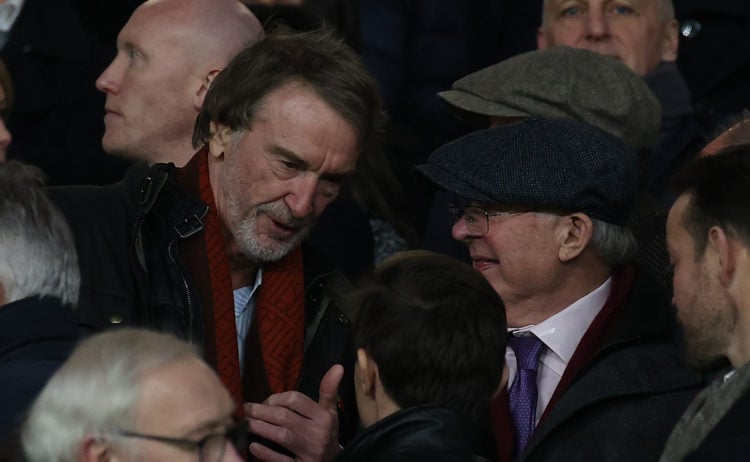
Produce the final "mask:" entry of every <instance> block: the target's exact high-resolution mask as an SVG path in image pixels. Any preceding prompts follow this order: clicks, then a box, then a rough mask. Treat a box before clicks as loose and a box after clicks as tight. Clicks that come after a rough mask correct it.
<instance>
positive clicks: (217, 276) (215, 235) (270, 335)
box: [180, 148, 305, 404]
mask: <svg viewBox="0 0 750 462" xmlns="http://www.w3.org/2000/svg"><path fill="white" fill-rule="evenodd" d="M196 170H197V171H196ZM180 173H181V175H180V183H181V184H182V185H183V186H186V188H187V189H188V190H191V189H196V188H195V184H196V183H197V185H198V187H199V195H200V198H201V200H202V201H203V202H204V203H205V204H206V205H208V213H207V214H206V216H205V217H204V219H203V222H204V233H203V242H202V243H201V244H202V245H200V246H199V247H200V249H197V250H200V253H202V254H203V258H200V260H201V261H205V262H206V264H207V266H208V275H209V279H210V286H209V285H208V284H206V283H205V282H204V283H203V284H201V279H204V278H205V277H204V276H202V274H201V273H203V274H205V267H206V266H203V270H202V271H201V270H198V268H197V267H196V265H195V264H192V265H191V264H190V263H191V260H192V262H193V263H195V258H192V259H190V258H188V267H189V268H190V269H191V271H190V272H191V274H192V275H193V276H194V277H195V278H196V282H197V285H198V289H199V292H200V293H201V298H202V300H203V301H204V303H203V306H204V307H206V308H205V309H206V313H205V322H206V329H207V331H208V332H207V335H206V343H207V344H206V356H207V359H208V360H209V362H210V363H211V364H213V365H214V366H215V368H216V371H217V373H218V374H219V377H220V378H221V380H222V382H223V383H224V385H225V386H226V387H227V389H228V390H229V392H230V394H231V396H232V397H233V398H234V399H235V401H236V402H237V403H238V404H241V403H242V402H244V401H245V400H250V401H256V402H259V401H262V400H264V399H265V398H266V397H268V395H270V394H271V393H279V392H283V391H288V390H294V389H296V387H297V382H298V380H299V377H300V374H301V371H302V358H303V355H304V351H303V345H304V335H305V310H304V273H303V266H302V250H301V248H299V247H297V248H295V249H294V250H293V251H292V252H290V253H289V254H288V255H287V256H286V257H284V258H283V259H281V260H280V261H278V262H274V263H270V264H268V265H267V266H264V268H263V284H262V285H261V287H260V293H259V296H258V300H257V304H256V309H255V318H254V320H253V322H252V326H251V328H250V332H249V333H248V338H247V340H246V341H245V345H244V348H245V352H246V354H245V368H244V370H243V374H242V377H241V375H240V362H239V353H238V351H237V328H236V324H235V318H234V297H233V291H232V277H231V270H230V266H229V259H228V257H227V254H226V246H225V243H224V238H223V235H222V226H221V220H220V219H219V216H218V213H217V210H216V203H215V201H214V195H213V190H212V189H211V183H210V180H209V175H208V150H207V149H205V148H204V149H203V150H202V151H200V152H199V153H198V154H197V155H196V156H195V157H194V158H193V160H191V162H190V163H189V164H188V165H186V166H185V168H184V169H182V171H181V172H180ZM191 173H192V175H191ZM196 173H197V175H196ZM191 176H192V177H193V178H192V179H191V178H190V177H191ZM195 176H197V182H196V181H195V178H194V177H195ZM191 180H192V181H191ZM186 183H188V185H186ZM189 183H192V185H193V188H190V187H189ZM196 192H197V191H196ZM186 255H187V256H188V257H190V256H191V255H195V252H192V253H191V252H188V253H187V254H186ZM204 258H205V259H207V261H206V260H204ZM201 286H203V290H201ZM209 292H210V293H209ZM208 297H210V298H208Z"/></svg>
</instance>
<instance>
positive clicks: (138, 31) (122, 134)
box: [96, 0, 263, 166]
mask: <svg viewBox="0 0 750 462" xmlns="http://www.w3.org/2000/svg"><path fill="white" fill-rule="evenodd" d="M262 36H263V27H262V25H261V24H260V22H259V21H258V19H257V18H256V17H255V16H254V15H253V14H252V13H251V12H250V10H249V9H248V8H247V7H245V6H244V5H243V4H242V3H240V2H239V1H237V0H149V1H147V2H145V3H143V4H142V5H141V6H139V7H138V8H137V9H136V10H135V12H133V15H132V16H131V17H130V19H129V20H128V22H127V24H125V26H124V27H123V28H122V30H121V31H120V35H119V36H118V38H117V50H118V52H117V56H116V57H115V59H114V61H112V63H111V64H110V65H109V67H107V69H105V70H104V72H103V73H102V75H101V76H100V77H99V79H97V82H96V85H97V88H99V89H100V90H101V91H103V92H105V93H106V94H107V103H106V106H105V118H104V122H105V133H104V137H103V138H102V145H103V147H104V149H105V150H106V151H107V152H108V153H110V154H114V155H119V156H122V157H127V158H131V159H143V160H146V161H148V162H151V163H154V162H174V163H175V164H176V165H178V166H181V165H184V164H185V163H186V162H187V161H188V160H189V159H190V158H191V157H192V154H193V148H192V144H191V138H192V133H193V125H194V123H195V118H196V116H197V115H198V111H199V110H200V108H201V106H202V105H203V97H204V96H205V93H206V91H207V90H208V87H209V86H210V84H211V81H212V80H213V78H214V77H215V76H216V74H218V73H219V72H220V71H221V70H222V69H223V68H224V67H225V66H226V65H227V64H228V63H229V61H230V60H231V59H232V58H233V57H234V55H236V54H237V53H238V52H239V51H240V50H241V49H242V48H243V47H244V46H245V45H247V44H249V43H252V42H254V41H256V40H258V39H259V38H261V37H262Z"/></svg>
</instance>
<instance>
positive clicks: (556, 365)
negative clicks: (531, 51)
mask: <svg viewBox="0 0 750 462" xmlns="http://www.w3.org/2000/svg"><path fill="white" fill-rule="evenodd" d="M419 169H420V170H421V172H422V173H423V174H425V175H426V176H427V178H429V179H430V180H431V181H432V182H433V183H434V184H436V185H437V186H438V187H441V188H444V189H447V190H448V191H450V192H452V193H454V194H456V195H457V196H459V197H460V198H462V202H458V203H455V204H453V206H452V207H451V209H452V216H453V218H454V220H455V224H454V225H453V237H454V238H456V239H458V240H461V241H462V242H464V244H466V245H467V247H468V248H469V253H470V256H471V261H472V263H473V265H474V267H475V268H477V269H478V270H479V271H480V272H481V273H482V274H483V275H484V276H485V278H487V280H488V281H490V283H491V284H492V286H493V287H494V288H495V290H496V291H497V293H498V294H500V296H501V297H502V299H503V302H504V303H505V307H506V313H507V317H508V326H509V328H510V331H511V332H510V337H509V343H510V346H511V348H509V349H508V350H507V353H506V358H505V359H506V363H507V365H508V367H509V369H510V382H509V383H510V384H511V385H510V387H509V389H508V392H507V393H505V392H503V393H501V395H500V397H499V399H497V400H496V401H495V402H494V403H493V424H494V425H495V429H496V433H495V435H496V439H497V443H498V453H499V454H498V456H499V457H500V458H501V459H502V460H507V458H509V457H510V453H511V451H510V448H514V452H515V454H516V456H517V457H518V459H519V460H524V461H569V460H608V461H632V460H655V459H656V457H657V456H658V454H659V452H660V451H661V448H662V447H663V444H664V441H665V440H666V437H667V435H668V433H669V431H670V428H671V427H672V426H673V425H674V422H675V421H676V420H677V418H678V416H679V415H680V413H681V412H682V411H683V410H684V408H685V406H687V403H688V402H689V400H690V399H692V397H693V396H694V395H695V393H696V392H697V389H698V387H699V386H700V385H701V384H702V380H701V377H700V376H699V375H698V374H696V373H694V372H693V371H691V370H690V369H689V368H687V367H686V366H685V365H684V364H683V363H682V360H681V350H680V348H679V346H678V344H677V343H676V341H675V338H674V333H675V332H674V331H675V329H674V327H675V325H674V322H673V319H672V311H671V307H670V306H669V301H668V297H667V295H666V294H665V293H664V290H663V288H662V287H661V286H660V285H659V284H658V283H657V282H656V281H653V280H652V279H651V278H650V277H649V275H648V274H647V273H646V272H645V271H640V270H639V269H637V268H636V269H634V268H633V267H632V266H631V265H630V260H631V259H632V257H633V255H634V253H635V250H636V240H635V238H634V237H633V236H632V233H631V231H630V230H628V229H627V227H626V226H625V223H626V220H627V218H628V215H629V212H630V209H631V207H632V205H633V200H634V198H635V194H636V189H637V188H636V185H637V174H636V170H637V161H636V156H635V153H634V152H633V151H632V150H631V149H630V148H629V147H628V146H627V145H625V144H624V143H623V142H622V141H621V140H620V139H618V138H616V137H614V136H613V135H611V134H609V133H607V132H605V131H603V130H601V129H599V128H596V127H593V126H590V125H588V124H586V123H583V122H579V121H573V120H566V119H559V120H557V119H540V118H536V117H532V118H527V119H524V120H523V121H520V122H516V123H512V124H507V125H503V126H500V127H495V128H490V129H487V130H482V131H479V132H475V133H473V134H471V135H467V136H465V137H463V138H460V139H459V140H457V141H455V142H453V143H449V144H447V145H445V146H443V147H442V148H440V149H438V150H437V151H435V152H434V153H433V154H432V156H431V157H430V159H429V160H428V162H427V163H426V164H424V165H422V166H420V167H419ZM532 347H533V348H532ZM521 390H526V391H521ZM532 390H533V391H532ZM513 429H515V435H516V438H515V441H513V442H511V441H508V440H510V439H511V438H510V435H512V434H513Z"/></svg>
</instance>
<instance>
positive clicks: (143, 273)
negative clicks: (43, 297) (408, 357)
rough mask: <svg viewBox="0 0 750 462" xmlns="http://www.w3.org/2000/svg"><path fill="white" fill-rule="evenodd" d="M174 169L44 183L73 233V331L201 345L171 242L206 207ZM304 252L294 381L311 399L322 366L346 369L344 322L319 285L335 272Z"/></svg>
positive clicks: (185, 276)
mask: <svg viewBox="0 0 750 462" xmlns="http://www.w3.org/2000/svg"><path fill="white" fill-rule="evenodd" d="M176 173H177V169H176V168H175V167H174V166H173V165H172V164H156V165H154V166H151V167H148V166H147V165H145V164H137V165H134V166H133V167H132V168H131V169H130V170H129V171H128V173H127V174H126V176H125V178H124V179H123V180H122V181H120V182H118V183H116V184H114V185H109V186H75V187H73V186H71V187H58V188H50V189H49V194H50V197H51V198H52V200H53V201H54V202H55V203H56V204H57V205H58V206H59V207H60V208H61V210H62V211H63V213H64V215H65V216H66V218H67V219H68V222H69V224H70V226H71V229H72V230H73V235H74V238H75V242H76V248H77V251H78V258H79V263H80V266H81V279H82V287H81V300H80V303H79V309H78V318H79V320H78V323H79V327H80V329H81V331H82V333H84V334H86V333H92V332H96V331H100V330H103V329H107V328H110V327H115V326H118V325H136V326H145V327H150V328H154V329H157V330H160V331H164V332H170V333H173V334H175V335H177V336H178V337H180V338H183V339H185V340H187V341H190V342H191V343H194V344H196V345H199V346H201V345H203V343H204V341H205V332H204V326H203V322H202V320H203V306H204V303H202V301H201V299H200V296H199V294H198V291H197V289H196V287H195V283H194V278H193V275H191V274H189V272H188V271H187V269H186V268H185V266H184V264H183V260H182V258H181V255H180V251H179V249H180V245H179V244H180V243H181V242H182V241H184V240H186V239H189V238H191V237H192V238H199V236H200V235H201V233H202V231H203V222H202V217H203V216H204V215H205V213H206V210H207V206H206V204H204V203H203V202H202V201H200V199H199V198H197V197H195V196H193V195H192V194H190V193H188V192H186V191H185V190H183V189H182V188H181V187H180V186H179V185H178V184H177V182H176ZM303 260H304V278H305V311H306V329H307V330H306V336H305V337H306V338H305V356H304V363H303V369H302V375H301V377H300V381H299V384H298V390H299V391H301V392H303V393H305V394H306V395H308V396H310V397H311V398H313V399H317V397H318V387H319V384H320V380H321V378H322V377H323V375H324V374H325V372H326V371H327V370H328V368H330V366H332V365H333V364H336V363H339V364H343V365H344V368H345V369H346V371H347V375H348V376H349V377H350V376H351V373H352V367H351V365H352V364H353V347H352V345H351V329H350V321H349V319H348V318H347V317H346V316H345V315H344V314H343V313H342V312H341V311H340V310H339V309H338V307H336V306H335V304H334V303H332V302H331V300H330V298H329V297H328V295H327V291H326V289H327V286H328V285H329V283H330V282H331V280H332V278H334V277H337V276H336V275H337V273H336V272H335V271H334V268H332V266H331V265H330V264H328V263H327V262H326V261H323V260H322V259H321V258H320V257H319V256H317V255H316V254H315V253H314V252H313V251H312V249H310V248H307V247H306V246H303ZM344 380H345V382H344V383H347V384H351V383H352V382H351V380H347V377H345V379H344ZM350 388H351V387H347V389H346V390H342V400H343V402H344V404H345V405H346V406H347V408H348V410H349V411H350V412H348V413H347V415H348V416H349V417H350V418H352V417H353V416H354V415H355V414H356V411H355V409H356V406H355V405H354V399H353V390H350ZM352 413H353V414H352ZM345 420H349V419H345Z"/></svg>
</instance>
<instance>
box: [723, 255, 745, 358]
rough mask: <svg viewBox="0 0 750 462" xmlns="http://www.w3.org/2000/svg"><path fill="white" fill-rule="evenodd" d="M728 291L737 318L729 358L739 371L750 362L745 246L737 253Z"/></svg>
mask: <svg viewBox="0 0 750 462" xmlns="http://www.w3.org/2000/svg"><path fill="white" fill-rule="evenodd" d="M727 291H728V297H729V299H730V303H731V306H732V308H733V309H734V318H735V320H734V321H735V324H734V332H732V333H731V334H730V340H729V345H728V349H727V358H728V359H729V361H730V362H731V363H732V366H733V367H734V368H735V369H738V368H740V367H742V366H743V365H744V364H746V363H747V362H749V361H750V255H748V249H747V248H745V247H744V246H743V247H742V248H741V249H739V251H738V252H736V269H735V272H734V275H733V277H732V279H731V281H730V282H729V284H728V287H727Z"/></svg>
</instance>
